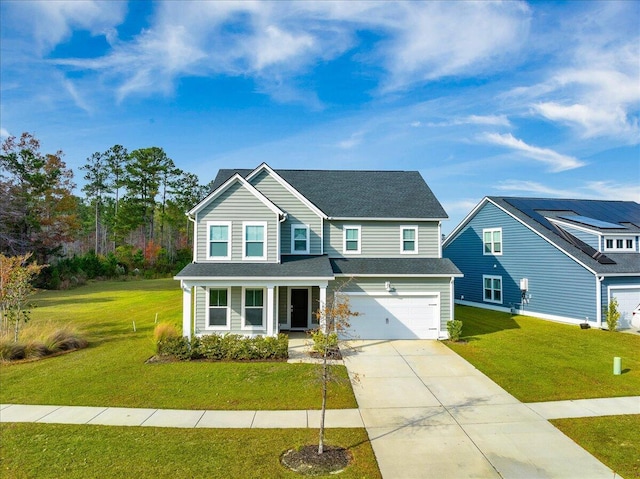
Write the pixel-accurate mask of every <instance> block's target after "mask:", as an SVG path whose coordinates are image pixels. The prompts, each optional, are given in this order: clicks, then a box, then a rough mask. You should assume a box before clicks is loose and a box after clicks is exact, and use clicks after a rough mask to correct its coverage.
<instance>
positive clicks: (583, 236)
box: [562, 225, 602, 251]
mask: <svg viewBox="0 0 640 479" xmlns="http://www.w3.org/2000/svg"><path fill="white" fill-rule="evenodd" d="M562 229H564V230H565V231H566V232H567V233H569V234H572V235H573V236H575V237H576V238H578V239H579V240H581V241H584V242H585V243H587V244H588V245H589V246H591V247H592V248H594V249H596V250H599V251H602V250H601V248H600V236H598V235H597V234H594V233H589V232H587V231H583V230H579V229H577V228H572V227H570V226H566V225H562Z"/></svg>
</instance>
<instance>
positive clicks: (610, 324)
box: [604, 298, 620, 331]
mask: <svg viewBox="0 0 640 479" xmlns="http://www.w3.org/2000/svg"><path fill="white" fill-rule="evenodd" d="M604 314H605V318H606V320H607V328H609V331H616V330H617V329H618V321H620V311H618V300H617V299H616V298H613V299H611V301H609V306H608V307H606V308H605V310H604Z"/></svg>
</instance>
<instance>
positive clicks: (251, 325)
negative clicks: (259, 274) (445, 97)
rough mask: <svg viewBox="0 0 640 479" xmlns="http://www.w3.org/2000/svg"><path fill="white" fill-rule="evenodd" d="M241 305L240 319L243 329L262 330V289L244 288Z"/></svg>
mask: <svg viewBox="0 0 640 479" xmlns="http://www.w3.org/2000/svg"><path fill="white" fill-rule="evenodd" d="M243 291H244V298H243V303H242V317H243V325H242V327H243V328H245V329H263V328H264V312H265V309H264V289H262V288H245V289H244V290H243Z"/></svg>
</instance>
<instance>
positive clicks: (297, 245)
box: [291, 225, 310, 254]
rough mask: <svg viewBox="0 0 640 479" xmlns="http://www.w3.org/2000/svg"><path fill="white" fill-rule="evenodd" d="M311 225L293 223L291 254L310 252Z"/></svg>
mask: <svg viewBox="0 0 640 479" xmlns="http://www.w3.org/2000/svg"><path fill="white" fill-rule="evenodd" d="M309 243H310V241H309V225H291V254H309Z"/></svg>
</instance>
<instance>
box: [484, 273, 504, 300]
mask: <svg viewBox="0 0 640 479" xmlns="http://www.w3.org/2000/svg"><path fill="white" fill-rule="evenodd" d="M482 282H483V283H484V288H483V289H484V293H483V294H484V296H483V297H484V300H485V301H487V302H489V303H500V304H502V276H487V275H483V276H482Z"/></svg>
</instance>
